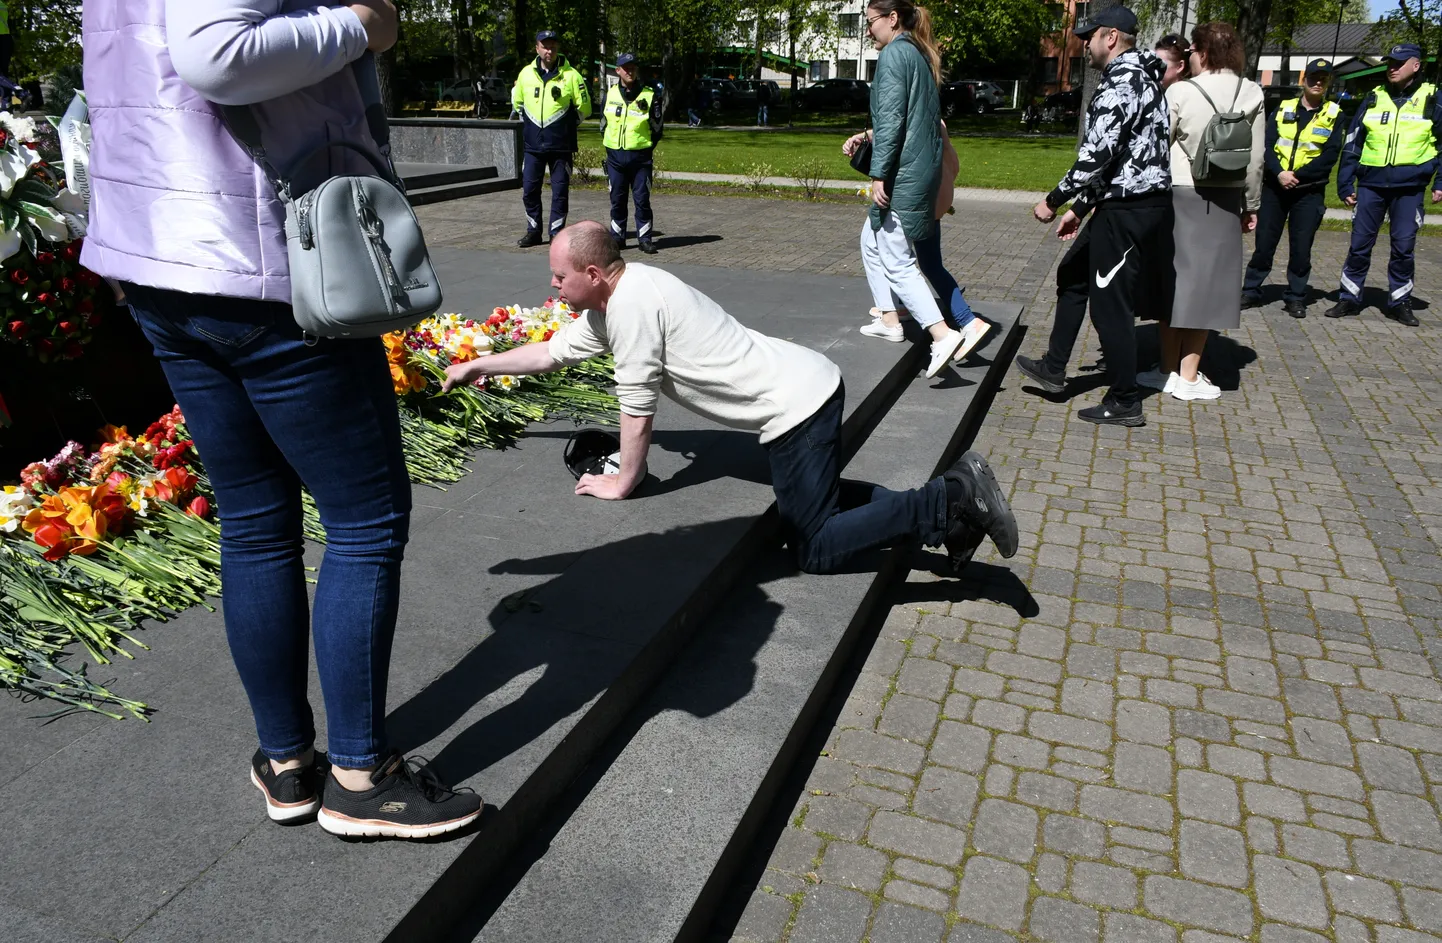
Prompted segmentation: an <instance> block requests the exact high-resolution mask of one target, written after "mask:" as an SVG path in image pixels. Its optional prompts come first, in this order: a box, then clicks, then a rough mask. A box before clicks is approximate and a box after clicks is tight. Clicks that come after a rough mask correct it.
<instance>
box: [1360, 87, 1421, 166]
mask: <svg viewBox="0 0 1442 943" xmlns="http://www.w3.org/2000/svg"><path fill="white" fill-rule="evenodd" d="M1436 100H1437V86H1435V85H1433V84H1432V83H1431V82H1423V83H1422V84H1421V85H1418V86H1417V90H1416V91H1415V92H1413V93H1412V97H1411V98H1409V99H1407V102H1406V104H1404V105H1403V106H1402V107H1401V108H1400V109H1399V108H1398V107H1397V103H1396V102H1394V101H1392V99H1391V98H1390V97H1389V96H1388V95H1387V91H1386V89H1378V90H1377V92H1376V94H1375V96H1374V101H1373V102H1372V106H1371V107H1370V108H1368V109H1367V113H1366V114H1365V115H1363V116H1362V126H1363V127H1365V128H1366V129H1367V137H1366V139H1365V140H1364V141H1363V142H1362V166H1364V167H1402V166H1408V165H1413V164H1425V163H1427V162H1428V161H1430V160H1432V159H1433V158H1434V157H1436V156H1437V142H1436V141H1435V140H1433V138H1432V115H1431V114H1429V113H1428V112H1430V111H1431V110H1432V109H1431V108H1429V107H1428V102H1432V103H1435V102H1436Z"/></svg>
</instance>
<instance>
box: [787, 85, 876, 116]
mask: <svg viewBox="0 0 1442 943" xmlns="http://www.w3.org/2000/svg"><path fill="white" fill-rule="evenodd" d="M796 106H797V107H798V108H804V109H806V110H808V111H826V110H827V109H832V110H835V111H865V110H866V109H868V108H870V107H871V86H870V85H868V84H866V83H865V82H863V81H862V80H861V79H822V80H821V81H820V82H817V83H816V84H814V85H809V86H807V87H806V88H803V89H801V90H800V91H799V92H798V93H797V101H796Z"/></svg>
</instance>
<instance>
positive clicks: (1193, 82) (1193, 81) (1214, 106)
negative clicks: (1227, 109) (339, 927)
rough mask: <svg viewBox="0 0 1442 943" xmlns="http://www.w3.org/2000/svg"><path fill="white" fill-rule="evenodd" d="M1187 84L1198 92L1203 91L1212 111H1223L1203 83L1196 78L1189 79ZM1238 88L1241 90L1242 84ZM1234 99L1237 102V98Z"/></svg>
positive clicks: (1219, 112)
mask: <svg viewBox="0 0 1442 943" xmlns="http://www.w3.org/2000/svg"><path fill="white" fill-rule="evenodd" d="M1187 84H1188V85H1190V86H1192V87H1193V88H1195V89H1196V90H1197V91H1198V92H1201V93H1202V97H1203V98H1205V99H1206V100H1207V104H1208V105H1211V106H1212V111H1214V112H1216V113H1217V114H1221V113H1222V109H1220V108H1218V107H1217V103H1216V102H1214V101H1212V96H1210V95H1208V94H1207V90H1206V89H1204V88H1202V87H1201V85H1199V84H1197V80H1196V79H1187ZM1238 90H1240V86H1238ZM1233 101H1234V103H1235V99H1234V100H1233Z"/></svg>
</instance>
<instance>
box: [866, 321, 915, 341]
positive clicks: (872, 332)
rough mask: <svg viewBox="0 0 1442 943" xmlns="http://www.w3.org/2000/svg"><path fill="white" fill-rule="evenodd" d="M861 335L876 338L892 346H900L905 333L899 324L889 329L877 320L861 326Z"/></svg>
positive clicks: (885, 324)
mask: <svg viewBox="0 0 1442 943" xmlns="http://www.w3.org/2000/svg"><path fill="white" fill-rule="evenodd" d="M861 333H863V334H865V335H866V336H867V337H878V338H880V339H881V340H884V341H891V342H892V343H893V344H900V343H901V342H902V341H904V340H906V332H905V331H903V330H902V329H901V325H900V324H898V325H896V327H891V326H890V325H888V324H887V323H886V322H885V321H883V320H881V319H880V318H877V319H876V320H875V321H872V322H871V323H870V324H863V325H862V326H861Z"/></svg>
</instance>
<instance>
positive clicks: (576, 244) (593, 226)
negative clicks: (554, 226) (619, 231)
mask: <svg viewBox="0 0 1442 943" xmlns="http://www.w3.org/2000/svg"><path fill="white" fill-rule="evenodd" d="M555 241H556V242H557V243H558V245H557V246H556V251H558V252H561V253H563V254H564V255H565V258H566V261H568V262H570V263H571V266H572V268H574V269H576V271H578V272H584V271H585V270H586V269H588V268H590V267H591V266H592V265H594V266H596V268H598V269H600V270H601V271H603V272H605V273H607V274H610V272H611V270H612V269H614V268H615V267H616V266H618V265H621V264H622V262H621V250H620V249H619V248H617V247H616V240H615V239H612V238H611V234H610V233H609V232H607V231H606V227H605V226H602V225H601V224H600V223H598V222H596V221H594V220H589V219H588V220H583V221H582V222H579V223H577V224H576V225H574V226H567V227H566V228H565V229H562V230H561V232H560V234H559V235H558V236H556V239H555Z"/></svg>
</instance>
